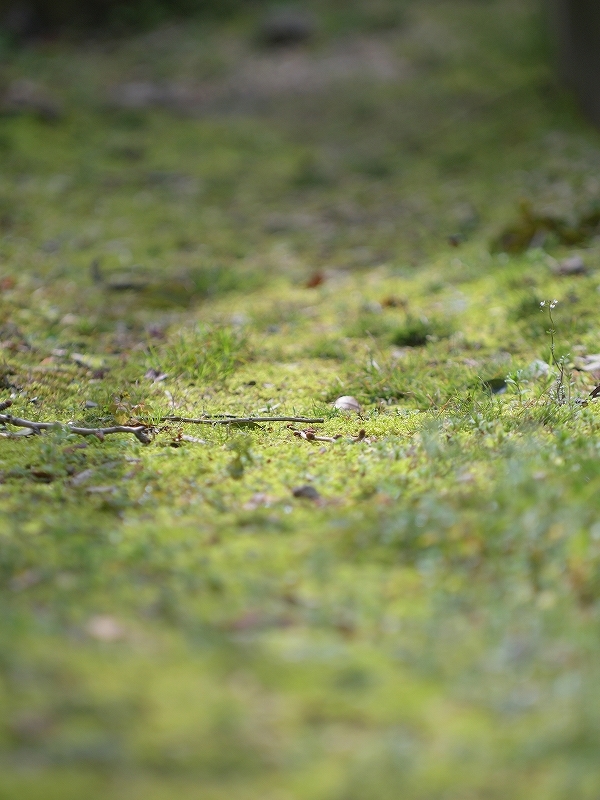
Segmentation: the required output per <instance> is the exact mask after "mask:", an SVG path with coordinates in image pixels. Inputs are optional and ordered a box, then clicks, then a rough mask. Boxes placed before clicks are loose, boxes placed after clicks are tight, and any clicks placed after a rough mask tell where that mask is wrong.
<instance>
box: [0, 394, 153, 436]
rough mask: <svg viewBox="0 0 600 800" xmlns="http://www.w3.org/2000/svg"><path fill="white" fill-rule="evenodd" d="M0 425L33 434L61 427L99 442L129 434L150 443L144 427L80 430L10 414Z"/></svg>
mask: <svg viewBox="0 0 600 800" xmlns="http://www.w3.org/2000/svg"><path fill="white" fill-rule="evenodd" d="M0 405H1V407H2V408H3V409H6V408H9V407H10V406H11V405H12V402H10V401H9V400H7V401H6V402H5V403H2V404H0ZM0 423H2V424H4V425H14V426H15V428H29V429H30V430H32V431H33V432H34V433H40V431H48V430H51V429H52V428H57V427H61V428H65V429H66V430H67V431H68V432H69V433H76V434H78V435H79V436H96V437H97V438H98V439H100V440H102V439H104V437H105V436H109V435H110V434H111V433H131V434H133V435H134V436H135V438H136V439H138V440H139V441H140V442H142V443H143V444H149V443H150V442H151V438H150V434H149V433H148V427H147V426H146V425H136V426H131V425H113V426H112V427H111V428H80V427H79V426H78V425H65V424H63V423H62V422H35V421H34V420H30V419H21V418H20V417H13V416H12V414H0Z"/></svg>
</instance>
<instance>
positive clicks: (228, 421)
mask: <svg viewBox="0 0 600 800" xmlns="http://www.w3.org/2000/svg"><path fill="white" fill-rule="evenodd" d="M163 422H185V423H188V424H190V425H248V424H251V423H253V422H304V423H308V424H312V425H321V424H322V423H324V422H325V420H324V419H310V418H309V417H224V418H217V417H199V418H192V417H163Z"/></svg>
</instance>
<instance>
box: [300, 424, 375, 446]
mask: <svg viewBox="0 0 600 800" xmlns="http://www.w3.org/2000/svg"><path fill="white" fill-rule="evenodd" d="M290 430H291V431H292V433H293V434H294V436H298V437H299V438H300V439H304V440H305V441H307V442H337V441H338V440H339V439H342V438H343V436H342V434H341V433H338V434H336V435H335V436H317V434H316V432H315V431H313V430H312V429H311V428H307V430H305V431H296V430H294V428H292V427H291V426H290ZM366 435H367V434H366V432H365V431H364V430H360V431H359V432H358V436H351V437H350V441H351V442H362V440H363V439H364V438H365V436H366Z"/></svg>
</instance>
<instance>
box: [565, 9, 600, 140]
mask: <svg viewBox="0 0 600 800" xmlns="http://www.w3.org/2000/svg"><path fill="white" fill-rule="evenodd" d="M556 20H557V27H558V33H559V39H560V59H561V69H562V73H563V76H564V77H565V79H566V81H567V82H568V84H569V85H570V86H571V87H572V88H573V89H574V90H575V92H576V93H577V97H578V99H579V102H580V103H581V106H582V108H583V110H584V111H585V113H586V114H587V115H588V116H589V117H590V119H592V120H593V121H594V122H595V123H596V124H597V125H600V3H598V2H597V0H557V2H556Z"/></svg>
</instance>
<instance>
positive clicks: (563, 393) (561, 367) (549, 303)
mask: <svg viewBox="0 0 600 800" xmlns="http://www.w3.org/2000/svg"><path fill="white" fill-rule="evenodd" d="M557 305H558V300H542V302H541V303H540V308H541V310H542V311H545V309H546V308H547V309H548V320H549V322H550V327H549V328H548V330H547V331H546V333H547V334H548V335H549V337H550V355H551V360H552V364H553V365H554V366H555V367H556V369H557V370H558V376H557V378H556V381H555V383H554V390H553V395H554V399H555V400H556V402H557V403H558V404H559V405H561V406H562V405H564V404H565V403H567V402H570V400H571V383H570V381H569V383H568V387H565V369H566V364H567V355H563V356H561V357H560V358H557V356H556V340H555V337H556V325H555V322H554V315H553V313H552V312H553V311H554V309H555V308H556V307H557Z"/></svg>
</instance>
